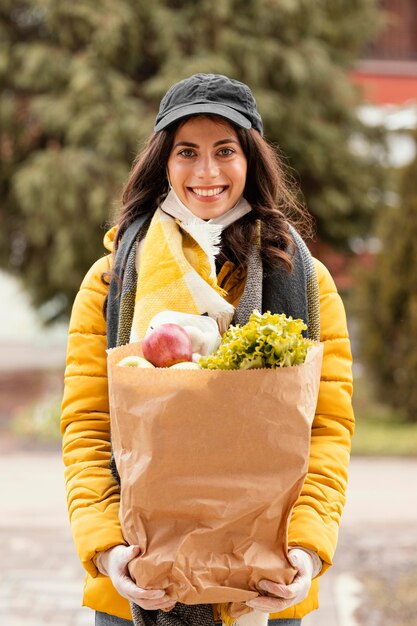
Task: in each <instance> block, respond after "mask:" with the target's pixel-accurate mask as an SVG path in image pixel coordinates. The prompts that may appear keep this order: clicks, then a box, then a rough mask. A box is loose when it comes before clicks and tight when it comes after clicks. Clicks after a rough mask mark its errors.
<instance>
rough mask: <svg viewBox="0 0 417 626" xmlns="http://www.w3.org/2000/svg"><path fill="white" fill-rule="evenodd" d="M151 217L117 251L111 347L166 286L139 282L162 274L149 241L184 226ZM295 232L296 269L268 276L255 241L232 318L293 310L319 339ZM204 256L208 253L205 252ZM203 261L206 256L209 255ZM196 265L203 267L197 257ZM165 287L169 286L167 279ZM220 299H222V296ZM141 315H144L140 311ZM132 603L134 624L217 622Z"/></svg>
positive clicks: (207, 613) (314, 290)
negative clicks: (255, 311) (154, 294)
mask: <svg viewBox="0 0 417 626" xmlns="http://www.w3.org/2000/svg"><path fill="white" fill-rule="evenodd" d="M147 217H148V216H141V217H139V218H138V219H137V220H136V221H135V222H134V223H133V224H131V225H130V226H129V228H128V229H127V230H126V232H125V233H124V235H123V237H122V240H121V242H120V245H119V248H118V251H117V255H116V260H115V264H114V274H116V276H118V277H119V281H117V280H115V279H112V280H111V283H110V288H109V300H108V306H107V338H108V347H109V348H112V347H115V346H120V345H124V344H126V343H129V341H130V338H131V330H132V325H134V324H135V319H136V315H137V312H138V311H139V307H140V311H141V314H144V315H145V306H144V305H145V302H146V301H147V300H146V298H147V296H149V294H152V285H154V286H155V285H156V286H157V289H160V288H161V281H160V280H159V279H157V280H155V281H152V282H150V283H149V285H150V287H149V286H148V287H147V289H146V290H143V289H142V288H141V285H140V284H138V283H140V282H141V280H142V276H148V277H149V276H150V274H149V272H152V271H153V273H154V274H157V269H158V265H157V266H156V267H155V264H157V261H158V257H157V254H158V253H157V252H156V251H155V248H154V247H153V245H147V241H149V243H151V242H152V243H153V244H154V243H155V236H156V235H157V234H159V236H162V237H163V238H165V239H166V237H167V236H171V235H172V234H174V236H175V237H176V244H175V246H177V245H180V239H178V237H177V236H176V235H177V232H178V233H179V227H178V225H177V223H176V222H175V220H172V221H171V222H170V225H169V229H168V230H167V231H166V232H164V230H163V225H162V221H163V220H161V217H162V216H161V215H160V214H159V213H158V210H157V214H156V216H154V217H153V219H152V221H151V222H150V226H149V221H148V222H146V218H147ZM171 219H172V218H171ZM148 228H149V230H148ZM290 233H291V235H292V238H293V245H294V250H293V252H294V256H293V271H292V272H291V273H289V272H288V271H287V270H285V268H282V267H279V268H278V269H276V270H275V271H274V272H272V273H271V274H269V275H267V276H264V274H263V268H262V261H261V256H260V251H259V247H258V246H256V245H254V246H253V247H252V249H251V253H250V255H249V259H248V263H247V268H246V271H247V277H246V284H245V289H244V292H243V294H242V296H241V298H240V301H239V304H238V307H237V309H236V311H235V314H234V317H233V322H234V323H239V324H246V322H247V321H248V318H249V315H250V314H251V313H252V311H253V309H258V310H259V311H262V312H263V311H266V310H270V311H271V312H272V313H281V312H284V313H286V314H287V315H292V316H293V317H294V318H301V319H303V320H304V321H305V322H306V323H307V326H308V329H307V332H306V335H307V336H308V337H309V338H310V339H313V340H314V341H319V340H320V302H319V296H320V294H319V286H318V280H317V274H316V270H315V267H314V262H313V259H312V257H311V254H310V252H309V250H308V248H307V246H306V244H305V243H304V241H303V239H302V238H301V237H300V235H299V234H298V233H297V231H296V230H295V229H294V228H293V227H290ZM179 236H181V235H179ZM185 236H187V235H185ZM144 237H145V243H144V247H143V249H142V253H141V257H140V269H139V280H138V275H137V270H136V256H137V248H138V244H139V242H140V241H141V240H142V239H143V238H144ZM163 245H164V246H165V247H166V246H168V244H167V242H166V241H164V243H163ZM175 257H176V259H175ZM180 257H181V251H180V250H179V249H178V247H176V250H175V248H174V253H172V250H171V252H169V253H168V252H166V255H165V260H167V261H169V260H170V259H174V261H175V260H176V261H178V258H180ZM201 258H202V259H203V257H201ZM202 262H204V259H203V261H202ZM143 263H146V266H145V267H146V272H142V264H143ZM181 264H182V260H181V263H180V267H182V270H183V271H180V272H178V277H179V280H180V281H183V284H184V283H185V282H186V281H185V275H186V272H190V271H195V272H196V273H197V274H198V271H197V270H196V269H195V267H194V266H193V265H192V264H190V265H191V268H190V266H187V265H181ZM196 267H197V268H198V267H200V268H201V266H199V265H198V263H197V264H196ZM152 268H153V270H152ZM199 276H200V275H199ZM205 276H206V277H207V278H208V277H209V274H207V272H206V274H205ZM120 280H121V292H120ZM147 280H148V278H147ZM203 280H205V278H203ZM206 285H207V287H208V289H210V290H212V292H213V293H214V294H215V296H216V297H218V298H221V292H220V290H219V288H218V286H217V283H215V284H213V282H212V281H211V280H206ZM216 287H217V288H216ZM162 288H163V290H165V288H164V286H163V285H162ZM145 292H146V293H145ZM194 295H195V294H193V290H189V293H188V294H187V298H188V300H187V302H188V303H191V304H190V307H189V308H188V309H187V308H186V309H184V307H183V305H182V304H183V303H182V301H181V299H180V297H178V296H177V299H176V298H175V293H173V292H170V293H169V297H168V300H166V299H163V300H162V302H163V303H164V304H163V305H161V300H160V299H159V301H158V305H159V306H162V308H159V309H158V310H156V309H155V304H153V308H152V312H150V313H147V314H146V315H145V317H146V321H145V322H144V323H143V325H139V326H138V328H139V329H140V331H139V332H140V333H141V335H140V336H143V334H144V333H143V329H145V331H146V327H145V326H147V322H149V321H150V319H151V317H152V315H153V314H154V313H157V312H159V311H160V310H163V309H168V308H170V309H172V310H179V311H181V310H182V311H184V312H192V313H194V312H196V310H195V309H192V308H191V307H192V306H193V305H194V304H195V301H194ZM210 295H212V294H210ZM164 297H165V296H164ZM181 297H182V296H181ZM221 299H222V300H223V298H221ZM224 302H225V301H224ZM165 303H166V304H165ZM226 304H227V303H226ZM158 305H156V306H158ZM187 306H188V304H187ZM228 306H230V305H228ZM196 308H197V311H198V312H200V313H203V312H206V311H205V310H202V309H201V308H199V307H196ZM202 308H203V309H204V308H205V307H204V306H203V307H202ZM190 309H191V310H190ZM232 309H233V307H232ZM226 310H227V309H226ZM228 315H230V313H228ZM138 317H140V316H139V314H138ZM230 317H231V316H230ZM230 317H229V319H230ZM142 333H143V334H142ZM111 468H112V472H113V474H114V475H115V477H116V478H117V480H118V481H119V482H120V478H119V475H118V472H117V468H116V466H115V463H114V458H113V456H112V460H111ZM221 608H222V616H224V621H229V620H228V619H227V606H225V605H222V607H221ZM131 609H132V616H133V624H134V626H213V625H214V620H213V613H212V607H211V605H194V606H187V605H185V604H182V603H180V602H177V604H176V605H175V608H174V609H172V610H171V611H169V612H164V611H146V610H144V609H142V608H141V607H139V606H138V605H135V604H133V603H131Z"/></svg>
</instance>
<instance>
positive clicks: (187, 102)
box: [62, 74, 353, 626]
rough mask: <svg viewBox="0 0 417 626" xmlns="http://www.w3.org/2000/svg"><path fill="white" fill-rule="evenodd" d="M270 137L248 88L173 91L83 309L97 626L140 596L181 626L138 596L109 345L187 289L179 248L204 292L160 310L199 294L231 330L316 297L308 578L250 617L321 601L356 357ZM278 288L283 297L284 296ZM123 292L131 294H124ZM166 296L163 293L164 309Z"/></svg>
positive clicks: (78, 309) (84, 459)
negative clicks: (111, 402)
mask: <svg viewBox="0 0 417 626" xmlns="http://www.w3.org/2000/svg"><path fill="white" fill-rule="evenodd" d="M262 133H263V127H262V120H261V117H260V115H259V113H258V111H257V109H256V103H255V100H254V98H253V95H252V93H251V91H250V89H249V88H248V87H247V86H246V85H244V84H242V83H240V82H238V81H234V80H231V79H229V78H227V77H225V76H220V75H211V74H209V75H206V74H198V75H195V76H192V77H190V78H188V79H185V80H184V81H181V82H180V83H177V84H176V85H174V86H173V87H171V89H170V90H169V91H168V92H167V94H166V95H165V96H164V98H163V99H162V101H161V105H160V110H159V113H158V116H157V119H156V124H155V129H154V133H153V135H152V136H151V137H150V139H149V141H148V143H147V145H146V147H145V149H144V150H143V152H142V153H141V154H140V155H139V156H138V158H137V159H136V161H135V163H134V165H133V168H132V171H131V174H130V177H129V180H128V182H127V185H126V187H125V190H124V193H123V197H122V208H121V211H120V215H119V219H118V227H117V228H116V227H114V228H113V229H112V230H111V231H110V232H109V233H107V235H106V238H105V245H106V247H107V249H108V250H109V251H111V252H112V254H109V255H107V256H106V257H104V258H102V259H100V260H99V261H97V262H96V263H95V264H94V265H93V267H92V268H91V270H90V271H89V272H88V274H87V276H86V277H85V279H84V281H83V283H82V285H81V289H80V291H79V293H78V295H77V298H76V300H75V303H74V308H73V313H72V318H71V323H70V335H69V343H68V357H67V369H66V374H65V380H66V385H65V394H64V400H63V413H62V433H63V453H64V462H65V465H66V470H65V475H66V483H67V494H68V507H69V514H70V520H71V526H72V529H73V534H74V539H75V543H76V547H77V550H78V553H79V556H80V559H81V561H82V563H83V565H84V567H85V568H86V570H87V576H86V585H85V593H84V604H85V605H87V606H89V607H91V608H93V609H95V610H96V624H100V625H102V626H105V625H107V624H114V625H120V626H121V625H123V624H132V621H131V620H132V617H131V610H130V606H129V602H128V601H130V602H131V603H133V604H134V605H136V606H139V607H141V609H143V612H142V613H141V616H140V617H141V619H142V622H143V623H145V624H148V623H149V624H153V623H157V624H159V623H161V624H163V623H167V624H171V623H172V624H179V623H182V622H181V621H171V622H170V621H169V619H170V617H169V616H171V615H173V614H174V612H163V611H161V610H165V611H167V610H168V609H171V608H172V601H171V600H170V598H169V597H168V596H167V595H166V594H165V592H164V590H163V589H161V590H152V591H146V590H143V589H140V588H138V587H137V586H136V585H135V584H134V582H133V580H131V579H130V577H129V574H128V569H127V565H128V563H129V561H130V560H131V559H133V558H134V557H135V556H137V554H138V552H139V547H138V546H126V544H125V541H124V538H123V535H122V531H121V527H120V523H119V518H118V508H119V486H118V483H117V481H116V480H115V479H114V477H113V476H112V473H111V471H110V468H109V461H110V455H111V444H110V425H109V406H108V389H107V377H106V347H107V346H106V333H107V335H108V337H109V345H110V346H114V345H116V344H117V345H122V344H123V343H126V342H128V341H129V340H130V339H131V340H135V339H137V338H140V337H141V336H143V325H144V323H145V322H144V320H145V321H146V319H148V318H150V317H152V311H150V310H149V306H148V305H147V303H149V302H150V299H149V298H148V297H147V296H148V295H149V293H150V286H149V285H150V282H151V280H159V281H160V283H162V288H165V287H166V286H167V284H168V283H169V285H168V286H169V287H171V286H172V285H173V284H174V282H173V278H172V276H171V274H170V268H171V265H170V263H167V258H168V257H166V255H169V254H173V255H175V254H177V253H178V254H180V255H182V256H181V259H184V258H185V260H186V265H187V268H188V267H189V268H190V270H191V274H192V277H193V281H194V282H193V283H192V285H193V286H192V288H190V289H189V290H188V291H187V290H185V291H184V292H182V291H181V282H177V283H175V289H165V291H169V295H167V294H166V293H164V298H165V296H166V297H168V298H169V299H168V302H169V306H166V302H167V300H166V299H164V300H163V302H164V303H165V305H164V306H163V307H162V309H173V310H184V306H186V305H184V302H186V300H184V298H188V296H189V293H190V292H191V293H192V290H193V289H195V290H196V291H198V295H197V297H196V298H194V301H193V306H197V310H198V313H199V314H204V313H208V314H209V315H210V316H212V317H214V318H215V319H216V320H217V321H218V323H219V326H220V327H222V325H223V327H224V326H226V327H227V325H228V324H229V323H230V322H231V321H232V317H233V314H234V312H236V313H237V312H238V311H240V312H242V303H243V302H244V301H247V300H248V297H249V299H250V298H251V297H252V296H254V294H255V292H257V294H256V297H259V298H261V306H264V308H265V310H266V309H267V308H270V307H268V306H265V305H266V304H269V303H270V302H271V301H272V302H279V303H280V304H279V305H278V306H282V308H281V310H273V311H272V312H273V313H278V312H285V313H287V314H292V313H293V308H292V307H295V310H296V311H298V310H299V309H297V306H298V304H297V303H299V302H304V303H307V304H305V307H304V308H305V316H304V319H307V320H308V322H309V333H310V337H312V338H313V339H320V340H321V341H323V342H324V345H325V352H324V359H323V366H322V377H321V384H320V393H319V399H318V404H317V410H316V415H315V419H314V423H313V429H312V437H311V452H310V463H309V470H308V474H307V477H306V480H305V482H304V486H303V489H302V492H301V495H300V497H299V499H298V500H297V503H296V505H295V507H294V510H293V513H292V516H291V520H290V524H289V530H288V544H289V556H288V558H289V560H290V561H291V563H292V565H293V566H294V567H295V568H296V569H297V570H298V574H297V576H296V577H295V579H294V581H293V583H292V584H290V585H287V586H285V585H278V584H275V583H273V582H271V581H262V583H261V584H260V587H261V588H262V590H263V591H264V592H267V593H268V596H266V595H265V596H261V595H260V596H259V597H257V598H255V599H254V600H252V601H250V602H248V605H249V606H250V607H251V608H253V609H255V610H256V613H252V614H251V615H252V618H251V620H250V621H249V622H246V623H247V624H251V626H255V624H256V623H261V621H260V622H257V621H256V620H257V619H258V617H259V615H262V614H264V615H266V614H268V613H269V614H270V621H269V623H270V624H278V625H280V626H290V625H291V626H296V625H298V624H300V622H301V618H302V617H303V616H304V615H305V614H307V613H308V612H310V611H311V610H313V609H315V608H317V606H318V600H317V595H318V575H319V574H321V573H323V572H324V571H325V570H326V569H327V568H328V567H329V566H330V565H331V562H332V556H333V553H334V550H335V547H336V540H337V531H338V525H339V521H340V515H341V511H342V509H343V505H344V500H345V489H346V482H347V465H348V459H349V451H350V439H351V435H352V432H353V413H352V407H351V383H352V379H351V354H350V347H349V339H348V333H347V327H346V319H345V313H344V309H343V305H342V303H341V300H340V297H339V296H338V294H337V291H336V288H335V286H334V283H333V281H332V279H331V277H330V275H329V273H328V271H327V270H326V268H325V267H324V266H323V265H322V264H321V263H320V262H319V261H317V260H315V259H311V257H310V256H309V254H308V252H306V248H305V244H304V243H303V242H302V240H301V238H300V237H299V235H298V234H297V233H296V231H295V230H294V229H293V228H289V226H290V225H291V224H294V221H292V220H291V216H293V217H294V216H297V218H298V219H297V225H298V226H300V224H301V225H302V224H303V223H304V224H307V225H308V218H307V217H306V216H305V214H303V212H302V210H301V209H300V208H299V206H298V204H297V202H296V201H295V200H294V199H293V196H292V194H291V191H290V190H289V188H288V186H287V184H286V182H285V177H284V176H283V171H282V166H281V164H280V161H279V159H278V157H277V155H276V154H275V153H274V151H273V150H272V148H271V147H270V146H269V145H268V144H267V143H266V141H265V140H264V139H263V136H262ZM158 220H159V222H158ZM161 220H162V222H163V221H164V220H165V221H166V222H167V223H168V224H169V226H170V228H172V229H174V230H173V231H172V232H175V237H178V238H179V239H178V241H179V246H180V250H179V251H177V253H176V252H173V251H172V249H171V248H172V245H171V243H172V241H173V239H172V240H171V239H170V240H169V242H168V243H167V245H166V246H165V247H161V249H160V250H159V248H158V246H159V245H160V240H161V237H159V238H158V232H159V231H158V228H159V227H160V226H161V223H162V222H161ZM132 233H133V235H132ZM219 236H220V250H219V245H218V243H219V242H218V238H219ZM129 238H130V243H129V245H128V246H126V241H127V240H128V239H129ZM176 241H177V240H176ZM196 242H198V244H197V243H196ZM161 245H162V244H161ZM123 249H124V252H123V254H122V250H123ZM117 250H119V254H118V257H117V260H116V265H114V262H115V261H114V257H115V252H116V251H117ZM201 250H203V251H204V254H203V255H202V254H201ZM300 259H301V260H300ZM301 266H305V267H306V268H307V270H306V271H307V273H308V272H310V274H309V275H308V280H307V282H306V285H305V288H304V286H303V285H302V283H301V282H300V281H298V278H297V276H298V274H297V272H298V269H299V268H300V267H301ZM112 267H113V268H116V270H117V272H116V273H117V275H118V276H119V277H120V279H119V281H118V282H116V281H112V290H113V291H112V293H111V294H110V298H109V297H108V296H109V293H108V282H109V281H108V279H107V278H108V276H110V275H111V270H112ZM167 267H168V268H169V271H168V273H167V274H164V272H165V271H166V268H167ZM181 267H183V265H181ZM308 268H310V269H308ZM311 268H312V269H311ZM136 272H137V273H138V274H136ZM106 277H107V278H106ZM181 278H183V276H181ZM170 281H172V284H171V282H170ZM297 281H298V282H297ZM165 283H166V284H165ZM115 285H116V289H115ZM282 285H285V289H284V288H283V287H282ZM280 288H281V291H283V293H281V294H280V295H279V297H278V299H277V300H274V298H275V296H276V294H275V293H274V292H275V290H278V291H279V289H280ZM115 290H116V291H121V295H117V296H116V297H115V296H114V292H115ZM303 290H304V291H303ZM271 292H272V293H271ZM183 293H184V294H185V295H184V296H182V294H183ZM138 294H139V295H138ZM145 296H146V297H145ZM194 296H196V294H194ZM195 300H197V301H198V304H197V305H196V304H195ZM158 302H159V301H158V300H156V303H155V300H154V299H152V306H153V307H156V309H155V310H156V311H157V309H158V306H161V305H160V303H159V304H158ZM176 305H177V309H176ZM187 306H188V305H187ZM300 306H304V305H300ZM106 307H107V318H108V324H107V328H106V319H105V317H104V314H103V308H106ZM181 307H183V308H181ZM153 312H155V311H153ZM189 312H196V311H195V310H194V309H193V310H190V311H189ZM235 319H236V318H235ZM239 321H241V320H239ZM145 326H146V324H145ZM210 609H212V610H210V616H208V620H209V622H208V623H210V621H211V622H212V621H213V617H214V620H215V621H221V619H220V614H219V611H218V607H216V606H213V607H210ZM154 611H156V613H154ZM206 618H207V615H206V616H205V617H204V619H203V618H197V619H195V620H194V621H192V620H193V617H191V618H190V620H191V621H190V622H189V623H196V624H197V623H199V624H202V623H207V622H206V621H204V620H205V619H206ZM164 619H168V621H166V622H164V621H163V620H164ZM172 619H173V620H174V618H172ZM175 619H176V618H175ZM178 619H179V620H181V618H178ZM149 620H150V621H149ZM154 620H155V621H154ZM160 620H161V621H160ZM237 623H238V624H243V623H244V620H243V621H242V620H241V619H240V618H239V620H238V622H237Z"/></svg>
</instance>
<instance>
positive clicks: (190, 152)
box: [178, 148, 194, 159]
mask: <svg viewBox="0 0 417 626" xmlns="http://www.w3.org/2000/svg"><path fill="white" fill-rule="evenodd" d="M178 154H179V155H180V156H183V157H185V158H186V159H188V158H190V157H192V156H194V150H192V149H191V148H184V150H181V151H180V152H178Z"/></svg>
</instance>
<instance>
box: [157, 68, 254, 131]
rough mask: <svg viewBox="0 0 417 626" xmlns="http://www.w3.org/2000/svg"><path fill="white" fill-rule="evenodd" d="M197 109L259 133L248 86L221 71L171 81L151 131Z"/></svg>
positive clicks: (199, 111)
mask: <svg viewBox="0 0 417 626" xmlns="http://www.w3.org/2000/svg"><path fill="white" fill-rule="evenodd" d="M199 113H204V114H209V115H210V114H211V115H220V116H221V117H224V118H226V119H227V120H230V121H231V122H234V123H235V124H237V125H238V126H241V127H242V128H255V129H256V130H257V131H258V132H259V133H260V134H261V135H262V134H263V125H262V118H261V116H260V115H259V113H258V110H257V108H256V102H255V98H254V97H253V94H252V92H251V90H250V89H249V87H248V86H247V85H245V84H244V83H241V82H240V81H238V80H234V79H233V78H228V77H227V76H223V75H221V74H194V76H190V78H185V79H184V80H182V81H180V82H179V83H175V85H172V87H170V88H169V89H168V91H167V92H166V94H165V96H164V97H163V98H162V100H161V104H160V106H159V112H158V115H157V116H156V120H155V127H154V131H155V132H156V133H157V132H159V131H160V130H162V129H164V128H166V127H167V126H169V125H170V124H172V123H173V122H176V121H177V120H180V119H182V118H184V117H188V116H189V115H198V114H199Z"/></svg>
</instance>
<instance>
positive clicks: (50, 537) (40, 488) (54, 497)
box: [0, 452, 417, 626]
mask: <svg viewBox="0 0 417 626" xmlns="http://www.w3.org/2000/svg"><path fill="white" fill-rule="evenodd" d="M416 482H417V459H415V460H382V459H375V460H371V459H353V461H352V464H351V472H350V485H349V492H348V504H347V506H346V509H345V514H344V518H343V523H342V528H341V532H340V540H339V547H338V550H337V553H336V558H335V564H334V567H333V568H331V570H330V571H329V572H328V574H326V576H324V577H323V579H322V593H321V608H320V610H319V611H315V612H314V613H313V614H311V615H310V616H308V617H307V618H305V619H304V620H303V626H355V624H356V622H355V620H354V617H353V615H351V614H352V612H353V610H354V608H355V603H356V600H355V589H356V588H357V586H356V587H355V584H356V583H355V569H356V568H357V566H358V563H360V562H362V561H363V559H364V558H365V556H366V558H368V559H372V555H373V554H377V553H378V552H380V549H381V548H384V549H385V547H386V546H387V545H390V544H391V545H393V546H394V547H395V548H396V550H397V552H398V550H400V551H401V548H402V547H404V549H408V546H409V545H411V546H415V537H416V535H417V511H416V507H414V508H413V507H411V506H410V503H409V487H410V485H412V486H414V485H415V484H416ZM0 492H1V494H2V497H1V499H0V555H1V556H0V559H1V563H2V567H1V570H0V623H1V624H2V625H3V624H4V625H5V626H46V625H48V624H54V625H55V626H93V624H94V617H93V613H92V612H91V611H90V610H89V609H86V608H82V607H81V606H80V603H81V594H82V587H83V571H82V568H81V566H80V565H79V563H78V560H77V557H76V556H75V552H74V548H73V543H72V538H71V535H70V530H69V524H68V520H67V511H66V504H65V496H64V485H63V466H62V462H61V458H60V454H59V452H48V453H46V452H45V453H39V452H30V453H29V452H28V453H26V452H10V453H9V454H8V453H7V452H6V453H3V454H2V456H1V458H0Z"/></svg>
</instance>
